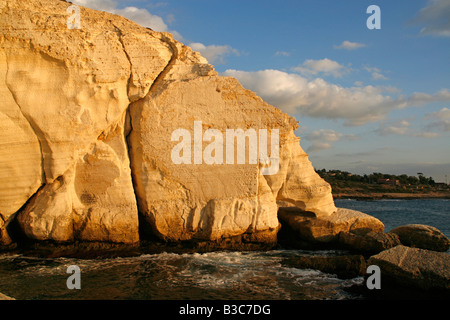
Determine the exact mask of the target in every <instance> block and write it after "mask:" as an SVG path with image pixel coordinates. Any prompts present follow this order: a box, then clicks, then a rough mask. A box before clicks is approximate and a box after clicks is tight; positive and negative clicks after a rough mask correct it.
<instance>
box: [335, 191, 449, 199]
mask: <svg viewBox="0 0 450 320" xmlns="http://www.w3.org/2000/svg"><path fill="white" fill-rule="evenodd" d="M333 198H334V199H355V200H384V199H393V200H394V199H395V200H416V199H450V192H430V193H400V192H392V193H388V192H372V193H365V192H358V191H339V192H333Z"/></svg>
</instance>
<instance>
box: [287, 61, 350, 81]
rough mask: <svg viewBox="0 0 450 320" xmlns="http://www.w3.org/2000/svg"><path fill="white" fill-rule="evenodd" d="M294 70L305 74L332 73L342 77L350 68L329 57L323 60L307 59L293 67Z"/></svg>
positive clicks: (336, 76) (334, 75)
mask: <svg viewBox="0 0 450 320" xmlns="http://www.w3.org/2000/svg"><path fill="white" fill-rule="evenodd" d="M292 70H293V71H297V72H300V73H301V74H303V75H317V74H319V73H323V74H324V75H332V76H333V77H335V78H339V77H342V75H343V74H344V73H347V72H348V69H347V68H346V67H345V66H343V65H341V64H339V63H338V62H336V61H333V60H330V59H328V58H325V59H321V60H312V59H310V60H306V61H305V62H303V64H301V65H299V66H297V67H294V68H292Z"/></svg>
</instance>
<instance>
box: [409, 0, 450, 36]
mask: <svg viewBox="0 0 450 320" xmlns="http://www.w3.org/2000/svg"><path fill="white" fill-rule="evenodd" d="M411 22H412V23H413V24H417V25H424V27H423V28H422V29H421V30H420V34H422V35H432V36H441V37H450V1H448V0H429V1H428V4H427V6H426V7H424V8H422V9H421V10H420V11H419V13H418V15H417V17H415V18H414V19H413V20H412V21H411Z"/></svg>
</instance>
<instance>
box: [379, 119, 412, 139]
mask: <svg viewBox="0 0 450 320" xmlns="http://www.w3.org/2000/svg"><path fill="white" fill-rule="evenodd" d="M409 127H410V123H409V121H407V120H400V121H397V122H395V123H392V124H389V125H381V126H380V128H379V129H378V130H377V132H378V133H379V134H380V135H382V136H386V135H390V134H398V135H406V134H407V133H408V132H409Z"/></svg>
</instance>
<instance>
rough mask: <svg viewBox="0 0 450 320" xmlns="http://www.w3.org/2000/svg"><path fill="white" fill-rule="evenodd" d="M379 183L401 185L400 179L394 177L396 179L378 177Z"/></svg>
mask: <svg viewBox="0 0 450 320" xmlns="http://www.w3.org/2000/svg"><path fill="white" fill-rule="evenodd" d="M377 183H378V184H388V185H391V186H399V185H400V180H397V179H394V180H391V179H378V180H377Z"/></svg>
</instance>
